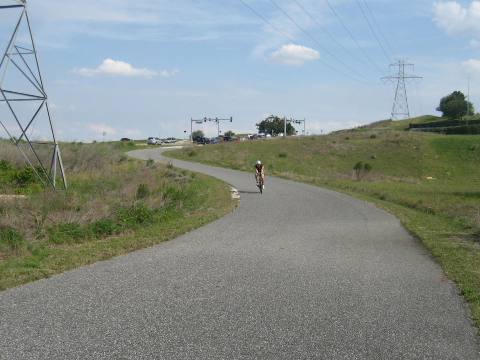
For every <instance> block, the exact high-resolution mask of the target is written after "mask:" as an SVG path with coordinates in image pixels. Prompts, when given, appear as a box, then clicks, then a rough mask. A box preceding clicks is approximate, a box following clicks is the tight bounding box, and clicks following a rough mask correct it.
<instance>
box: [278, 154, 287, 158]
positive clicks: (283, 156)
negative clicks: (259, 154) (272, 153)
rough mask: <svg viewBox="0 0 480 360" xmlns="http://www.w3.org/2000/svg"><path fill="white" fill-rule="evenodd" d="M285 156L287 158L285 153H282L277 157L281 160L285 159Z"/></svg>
mask: <svg viewBox="0 0 480 360" xmlns="http://www.w3.org/2000/svg"><path fill="white" fill-rule="evenodd" d="M287 156H288V155H287V153H284V152H282V153H280V154H278V157H279V158H283V159H285V158H286V157H287Z"/></svg>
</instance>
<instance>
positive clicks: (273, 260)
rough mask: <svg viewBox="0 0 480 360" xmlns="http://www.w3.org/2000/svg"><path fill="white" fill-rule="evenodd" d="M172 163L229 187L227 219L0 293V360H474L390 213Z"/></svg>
mask: <svg viewBox="0 0 480 360" xmlns="http://www.w3.org/2000/svg"><path fill="white" fill-rule="evenodd" d="M131 155H133V156H135V157H138V158H142V159H150V158H152V159H155V160H162V155H161V150H157V149H154V150H141V151H136V152H133V153H132V154H131ZM173 162H174V164H175V165H176V166H178V167H181V168H185V169H189V170H194V171H198V172H202V173H205V174H209V175H212V176H215V177H217V178H219V179H222V180H224V181H226V182H227V183H229V184H231V185H232V186H234V187H235V188H237V189H238V190H239V192H240V195H241V201H240V206H239V207H238V209H236V210H235V211H234V212H233V213H232V214H230V215H227V216H226V217H224V218H222V219H220V220H218V221H216V222H214V223H211V224H209V225H207V226H204V227H202V228H201V229H198V230H195V231H193V232H191V233H189V234H186V235H184V236H181V237H179V238H177V239H175V240H172V241H170V242H167V243H163V244H161V245H158V246H155V247H152V248H149V249H145V250H141V251H137V252H134V253H132V254H129V255H126V256H121V257H117V258H114V259H112V260H109V261H103V262H99V263H97V264H94V265H92V266H87V267H83V268H81V269H78V270H74V271H70V272H67V273H64V274H61V275H58V276H55V277H53V278H50V279H47V280H41V281H37V282H35V283H32V284H28V285H26V286H21V287H19V288H16V289H12V290H8V291H4V292H2V293H0V359H2V360H3V359H168V360H170V359H172V360H175V359H435V360H438V359H462V360H467V359H480V355H479V346H478V342H477V335H476V330H475V328H474V326H473V324H472V322H471V320H470V317H469V316H470V315H469V311H468V308H467V305H466V304H465V303H464V301H463V300H462V298H461V297H460V296H459V295H458V290H457V288H456V287H455V286H454V285H453V284H452V283H451V282H450V281H448V280H447V279H446V277H445V276H444V274H443V273H442V271H441V269H440V267H439V266H438V265H437V264H436V263H435V261H434V260H433V259H432V258H431V256H430V255H429V254H428V252H427V251H426V250H425V249H424V248H423V247H422V246H421V244H420V243H419V242H418V241H417V240H415V239H413V238H412V237H411V236H410V235H409V234H408V233H407V232H406V231H405V230H404V229H403V228H402V226H401V225H400V223H399V221H398V220H396V219H395V218H394V217H392V216H391V215H389V214H387V213H385V212H384V211H381V210H379V209H377V208H375V207H374V206H372V205H370V204H368V203H365V202H362V201H359V200H354V199H352V198H350V197H347V196H344V195H341V194H338V193H335V192H331V191H327V190H324V189H321V188H317V187H313V186H309V185H305V184H299V183H295V182H291V181H286V180H281V179H277V178H267V182H266V184H265V185H266V189H265V192H264V194H263V195H260V194H259V193H258V192H257V189H256V187H255V182H254V178H253V172H252V174H247V173H244V172H239V171H233V170H226V169H220V168H214V167H208V166H204V165H200V164H192V163H187V162H182V161H176V160H175V161H173Z"/></svg>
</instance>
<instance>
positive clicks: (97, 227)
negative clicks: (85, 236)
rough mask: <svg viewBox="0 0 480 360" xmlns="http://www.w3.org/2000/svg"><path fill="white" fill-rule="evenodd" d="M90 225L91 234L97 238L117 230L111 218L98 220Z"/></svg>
mask: <svg viewBox="0 0 480 360" xmlns="http://www.w3.org/2000/svg"><path fill="white" fill-rule="evenodd" d="M91 227H92V233H93V235H94V236H95V237H97V238H101V237H104V236H109V235H113V234H115V233H117V232H118V230H119V228H118V225H117V224H116V223H115V221H113V220H111V219H103V220H98V221H96V222H94V223H93V224H92V225H91Z"/></svg>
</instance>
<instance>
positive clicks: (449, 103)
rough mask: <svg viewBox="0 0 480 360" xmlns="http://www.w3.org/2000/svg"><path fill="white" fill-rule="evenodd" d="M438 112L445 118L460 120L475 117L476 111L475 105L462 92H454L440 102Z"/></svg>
mask: <svg viewBox="0 0 480 360" xmlns="http://www.w3.org/2000/svg"><path fill="white" fill-rule="evenodd" d="M437 111H441V112H442V113H443V116H445V117H449V118H451V119H458V118H461V117H462V116H465V115H473V114H474V113H475V109H474V107H473V104H472V103H471V102H469V101H467V99H466V98H465V95H464V94H463V93H462V92H461V91H454V92H453V93H451V94H450V95H447V96H445V97H443V98H442V99H441V100H440V105H439V106H438V108H437Z"/></svg>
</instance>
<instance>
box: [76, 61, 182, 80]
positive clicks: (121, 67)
mask: <svg viewBox="0 0 480 360" xmlns="http://www.w3.org/2000/svg"><path fill="white" fill-rule="evenodd" d="M74 72H76V73H77V74H79V75H82V76H96V75H111V76H128V77H144V78H152V77H154V76H158V75H160V76H164V77H170V76H173V75H175V73H174V72H169V71H166V70H163V71H162V72H160V73H158V72H156V71H153V70H149V69H146V68H141V69H140V68H138V69H137V68H135V67H133V66H132V65H131V64H129V63H127V62H124V61H119V60H113V59H110V58H108V59H105V60H103V62H102V63H101V64H100V65H99V66H98V67H96V68H94V69H90V68H81V69H75V70H74Z"/></svg>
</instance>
